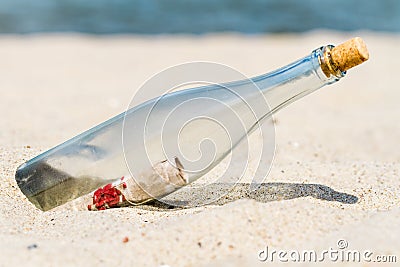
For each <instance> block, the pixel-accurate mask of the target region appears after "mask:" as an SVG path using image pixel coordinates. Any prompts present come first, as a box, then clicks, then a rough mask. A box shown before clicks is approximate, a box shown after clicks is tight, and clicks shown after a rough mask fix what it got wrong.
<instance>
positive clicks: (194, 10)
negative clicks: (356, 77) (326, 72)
mask: <svg viewBox="0 0 400 267" xmlns="http://www.w3.org/2000/svg"><path fill="white" fill-rule="evenodd" d="M313 29H334V30H340V31H353V30H373V31H386V32H398V31H400V0H331V1H327V0H163V1H161V0H160V1H157V0H85V1H84V0H34V1H32V0H2V1H0V33H3V34H10V33H11V34H13V33H18V34H19V33H21V34H26V33H38V32H81V33H90V34H130V33H134V34H171V33H172V34H174V33H190V34H203V33H210V32H240V33H246V34H256V33H281V32H303V31H309V30H313Z"/></svg>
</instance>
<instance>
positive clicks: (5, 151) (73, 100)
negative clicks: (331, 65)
mask: <svg viewBox="0 0 400 267" xmlns="http://www.w3.org/2000/svg"><path fill="white" fill-rule="evenodd" d="M355 35H359V36H361V37H363V38H364V40H365V42H366V43H367V45H368V47H369V50H370V54H371V58H370V61H368V62H367V63H366V64H364V65H363V66H360V67H357V68H356V69H354V70H350V71H349V72H348V75H347V77H345V78H344V79H343V80H341V81H340V82H339V83H337V84H335V85H332V86H329V87H325V88H323V89H321V90H319V91H318V92H315V93H313V94H312V95H310V96H307V97H306V98H304V99H301V100H300V101H298V102H296V103H294V104H292V105H290V106H289V107H287V108H285V109H284V110H282V111H280V112H279V113H278V114H277V115H276V153H275V159H274V163H273V166H272V168H271V172H270V174H269V176H268V177H267V179H266V184H264V186H263V187H262V188H261V189H260V191H258V192H256V193H249V192H247V187H246V184H241V185H238V186H237V187H236V189H234V190H233V192H231V194H230V195H229V196H228V197H227V198H226V199H223V200H220V201H218V202H217V203H215V204H210V205H207V206H202V207H195V208H189V209H177V208H172V209H169V208H168V207H163V206H150V205H145V206H139V207H133V208H121V209H113V210H107V211H104V212H88V211H72V210H68V209H66V208H60V209H57V210H55V211H48V212H42V211H39V210H38V209H36V208H35V207H34V206H33V205H32V204H31V203H30V202H29V201H28V200H27V199H26V198H25V197H24V195H23V194H22V193H21V192H20V191H19V189H18V187H17V185H16V183H15V181H14V173H15V170H16V168H17V166H18V165H20V164H22V163H23V162H24V161H26V160H28V159H30V158H32V157H33V156H35V155H37V154H38V153H40V152H43V151H45V150H47V149H49V148H51V147H53V146H54V145H56V144H58V143H60V142H62V141H65V140H67V139H69V138H71V137H73V136H74V135H76V134H78V133H80V132H82V131H83V130H86V129H88V128H90V127H91V126H94V125H96V124H98V123H100V122H102V121H103V120H105V119H108V118H110V117H112V116H114V115H116V114H118V113H120V112H123V111H124V110H125V108H126V106H128V104H129V100H130V98H131V97H132V95H133V93H134V92H135V90H137V88H139V87H140V85H141V84H142V83H143V82H144V81H145V80H146V79H148V78H150V77H151V76H152V75H153V74H155V73H157V72H159V71H161V70H162V69H164V68H167V67H169V66H172V65H175V64H179V63H182V62H190V61H198V60H201V61H213V62H219V63H223V64H226V65H228V66H231V67H233V68H236V69H237V70H239V71H241V72H243V73H244V74H246V75H249V76H252V75H257V74H261V73H264V72H267V71H270V70H273V69H275V68H277V67H279V66H282V65H285V64H287V63H290V62H291V61H293V60H295V59H297V58H299V57H302V56H304V55H306V54H307V53H309V52H310V51H311V50H312V49H314V48H316V47H319V46H320V45H324V44H328V43H333V44H337V43H340V42H342V41H345V40H347V39H349V38H350V37H352V36H355ZM399 46H400V36H396V35H389V34H378V33H370V32H360V33H337V32H311V33H307V34H302V35H265V36H241V35H234V34H226V35H206V36H196V37H193V36H157V37H147V36H112V37H94V36H80V35H32V36H2V37H1V38H0V59H1V61H0V62H1V63H0V73H1V79H0V92H1V93H0V96H1V97H0V99H1V100H0V101H1V105H0V113H1V114H2V116H1V117H0V125H1V129H0V151H1V162H0V177H1V179H0V199H1V201H0V238H1V240H2V242H1V243H0V259H1V260H0V266H95V265H98V264H105V265H107V266H145V265H148V266H161V265H169V266H222V265H223V266H245V265H248V266H254V265H256V264H257V263H259V264H260V265H266V264H267V262H268V261H267V262H260V261H259V260H258V253H259V251H260V250H262V249H264V248H265V247H266V246H268V248H269V249H275V250H287V251H290V250H295V249H297V250H311V249H315V250H316V251H319V252H320V251H323V250H326V249H329V248H330V247H332V248H336V249H337V248H338V247H337V242H338V240H340V239H344V240H345V241H346V242H347V244H348V249H351V250H359V251H364V250H365V249H368V250H370V251H372V252H373V253H374V254H373V256H372V257H375V256H377V255H396V256H397V261H400V239H399V238H398V237H399V236H400V230H399V228H398V225H400V207H399V206H400V198H399V195H400V179H399V169H400V153H399V148H398V138H399V136H400V124H399V121H400V106H399V105H398V99H399V98H400V90H398V80H397V76H398V73H397V65H398V59H399V56H398V53H397V52H396V51H397V49H398V47H399ZM254 141H255V142H256V145H257V142H260V140H258V139H257V138H254ZM221 168H223V166H222V167H221ZM210 175H211V176H212V175H218V170H216V171H215V172H214V173H212V174H210ZM249 175H250V174H249ZM250 176H251V175H250ZM213 190H218V185H215V186H211V187H209V188H208V190H205V191H204V192H203V193H202V196H204V197H207V194H211V191H213ZM125 237H127V238H128V239H129V241H128V242H123V240H124V238H125ZM373 259H374V258H373ZM275 262H277V261H275ZM328 263H330V261H329V260H326V261H325V262H324V264H328ZM304 264H305V265H306V263H304ZM340 264H343V265H354V263H346V262H341V263H340ZM362 264H364V265H371V266H373V265H374V263H373V262H370V263H366V262H363V263H362Z"/></svg>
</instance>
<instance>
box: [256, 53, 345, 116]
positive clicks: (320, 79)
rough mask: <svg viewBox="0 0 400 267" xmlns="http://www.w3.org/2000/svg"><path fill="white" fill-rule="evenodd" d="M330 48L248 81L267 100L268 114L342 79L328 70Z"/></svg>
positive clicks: (331, 69) (334, 71) (339, 75)
mask: <svg viewBox="0 0 400 267" xmlns="http://www.w3.org/2000/svg"><path fill="white" fill-rule="evenodd" d="M332 47H333V46H324V47H321V48H318V49H316V50H314V51H313V52H312V53H311V54H310V55H309V56H307V57H304V58H302V59H300V60H298V61H295V62H293V63H292V64H289V65H287V66H285V67H282V68H280V69H278V70H276V71H273V72H271V73H267V74H264V75H261V76H257V77H254V78H252V79H251V81H252V82H253V83H254V84H255V85H256V86H257V87H258V88H259V89H260V90H261V92H262V94H263V95H264V97H265V99H266V100H267V102H268V105H269V107H270V112H269V113H275V112H277V111H278V110H280V109H281V108H283V107H285V106H287V105H288V104H290V103H292V102H294V101H296V100H297V99H300V98H302V97H303V96H305V95H308V94H310V93H312V92H314V91H315V90H317V89H319V88H321V87H323V86H325V85H328V84H332V83H335V82H337V81H339V80H340V79H341V78H342V77H344V76H345V72H340V71H337V70H336V69H335V68H333V67H332V64H331V62H330V50H331V48H332Z"/></svg>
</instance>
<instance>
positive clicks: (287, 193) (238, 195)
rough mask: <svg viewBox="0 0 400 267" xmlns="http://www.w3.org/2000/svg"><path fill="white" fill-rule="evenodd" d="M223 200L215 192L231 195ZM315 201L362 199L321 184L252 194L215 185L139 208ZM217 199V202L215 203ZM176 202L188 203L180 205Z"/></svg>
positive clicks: (263, 188) (276, 186)
mask: <svg viewBox="0 0 400 267" xmlns="http://www.w3.org/2000/svg"><path fill="white" fill-rule="evenodd" d="M228 190H230V191H229V192H228V193H227V194H225V195H223V196H222V197H220V198H216V197H215V196H214V192H221V191H225V192H226V191H228ZM309 196H310V197H313V198H316V199H321V200H326V201H336V202H340V203H344V204H355V203H357V202H358V197H356V196H354V195H351V194H347V193H344V192H339V191H336V190H334V189H332V188H330V187H328V186H326V185H321V184H298V183H262V184H260V185H259V186H258V187H257V189H255V190H251V189H250V184H248V183H237V184H236V185H234V186H233V185H232V184H230V183H214V184H209V185H206V186H203V187H200V188H197V189H196V193H195V194H193V193H192V194H189V193H179V190H178V191H177V192H176V193H175V194H173V196H172V198H171V197H170V196H168V201H167V203H168V204H166V203H164V202H162V201H158V200H154V201H151V202H149V203H146V204H145V205H141V206H137V208H142V209H151V210H159V211H164V210H176V209H182V208H185V207H196V206H199V205H202V203H205V200H210V201H208V203H209V204H208V205H220V206H221V205H225V204H227V203H229V202H233V201H236V200H239V199H254V200H256V201H258V202H262V203H267V202H271V201H279V200H289V199H295V198H300V197H309ZM213 198H215V201H211V200H212V199H213ZM174 199H185V201H178V200H174Z"/></svg>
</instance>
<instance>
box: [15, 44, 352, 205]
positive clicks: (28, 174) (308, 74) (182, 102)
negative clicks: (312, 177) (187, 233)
mask: <svg viewBox="0 0 400 267" xmlns="http://www.w3.org/2000/svg"><path fill="white" fill-rule="evenodd" d="M324 49H325V47H324V48H320V49H317V50H315V51H313V52H312V53H311V55H309V56H307V57H305V58H302V59H300V60H298V61H296V62H294V63H292V64H290V65H288V66H286V67H283V68H281V69H278V70H276V71H274V72H271V73H268V74H265V75H261V76H257V77H254V78H251V79H246V80H241V81H236V82H230V83H226V84H222V85H209V86H204V87H198V88H193V89H187V90H183V91H177V92H173V93H169V94H166V95H163V96H161V97H159V98H155V99H152V100H149V101H147V102H145V103H143V104H141V105H139V106H136V107H134V108H132V109H129V110H128V111H127V112H125V113H122V114H120V115H118V116H116V117H114V118H112V119H110V120H108V121H106V122H104V123H102V124H100V125H98V126H96V127H94V128H92V129H90V130H88V131H86V132H84V133H82V134H80V135H78V136H76V137H74V138H72V139H71V140H69V141H67V142H65V143H63V144H61V145H59V146H57V147H55V148H53V149H50V150H49V151H47V152H45V153H43V154H41V155H39V156H37V157H36V158H33V159H32V160H30V161H28V162H26V163H24V164H23V165H21V166H20V167H19V168H18V170H17V173H16V180H17V183H18V185H19V187H20V188H21V190H22V191H23V193H24V194H25V195H26V196H27V197H28V198H29V199H30V200H31V201H32V202H33V203H34V204H35V205H36V206H37V207H38V208H40V209H42V210H49V209H51V208H53V207H55V206H58V205H61V204H63V203H65V202H67V201H70V200H72V199H75V198H77V197H79V196H82V195H85V194H88V193H90V192H92V191H93V190H95V189H96V188H98V187H100V186H103V185H105V184H107V183H112V182H114V183H118V181H120V179H121V178H122V177H129V179H132V180H133V181H131V182H130V185H129V187H131V188H134V190H131V191H130V193H129V194H128V195H130V196H129V201H130V202H132V203H142V202H145V201H147V200H149V199H152V198H159V197H162V196H164V195H167V194H169V193H171V192H173V191H175V190H177V189H179V188H180V187H182V186H184V185H186V184H188V183H190V182H193V181H195V180H196V179H198V178H199V177H201V176H203V175H204V174H206V173H207V172H208V171H210V170H211V169H212V168H213V167H215V166H216V165H217V164H218V163H219V162H220V161H221V160H223V159H224V158H225V157H226V156H227V155H228V154H229V153H230V152H231V150H232V149H233V148H234V147H235V146H237V144H239V143H240V142H241V140H243V139H244V138H245V137H246V136H247V135H248V134H249V133H251V132H252V131H253V130H254V129H256V128H257V127H258V125H259V123H260V122H262V120H263V119H265V118H267V117H269V116H271V115H272V114H273V113H274V112H276V111H278V110H279V109H281V108H283V107H284V106H286V105H288V104H289V103H291V102H293V101H295V100H296V99H299V98H301V97H303V96H305V95H307V94H309V93H311V92H313V91H315V90H316V89H318V88H321V87H322V86H324V85H327V84H330V83H333V82H335V81H337V80H339V79H340V78H341V77H342V76H343V75H344V73H340V75H339V76H335V75H332V76H330V77H329V78H328V77H327V76H326V74H325V73H324V71H323V68H321V62H322V61H321V60H323V53H324ZM126 179H127V178H125V181H126ZM122 182H123V181H122V180H121V183H122Z"/></svg>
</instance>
